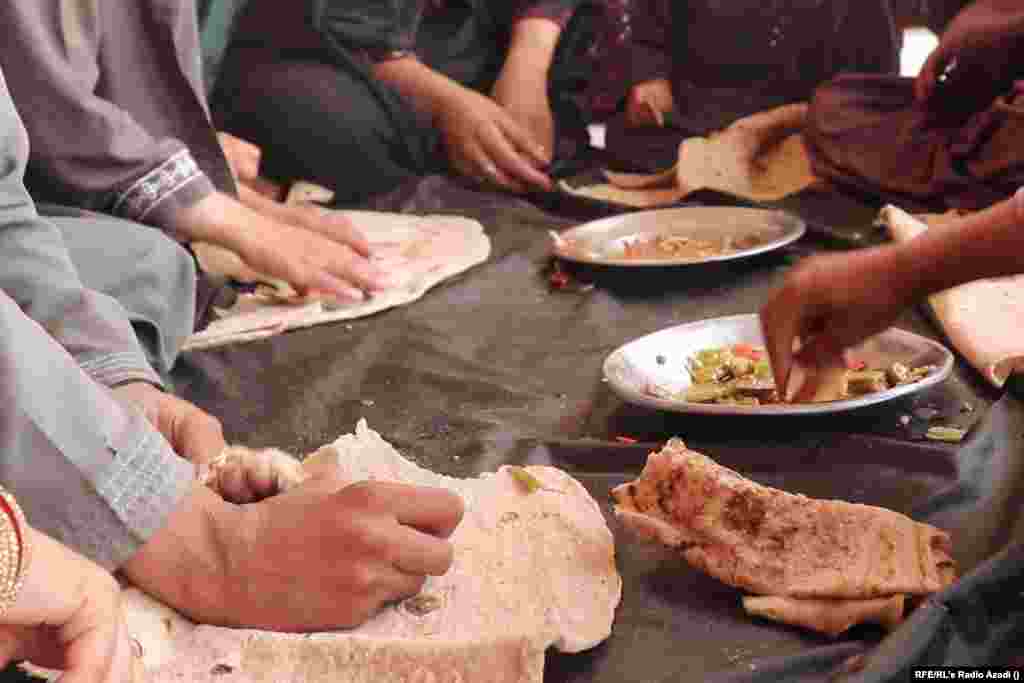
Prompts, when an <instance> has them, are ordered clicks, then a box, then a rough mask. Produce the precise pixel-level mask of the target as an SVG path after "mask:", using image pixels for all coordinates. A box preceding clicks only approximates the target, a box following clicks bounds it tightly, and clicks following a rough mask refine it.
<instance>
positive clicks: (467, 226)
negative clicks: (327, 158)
mask: <svg viewBox="0 0 1024 683" xmlns="http://www.w3.org/2000/svg"><path fill="white" fill-rule="evenodd" d="M346 213H347V215H349V216H350V217H351V219H352V221H353V223H354V224H355V225H357V226H359V228H360V229H362V230H363V232H364V234H366V236H367V239H368V241H369V242H370V245H371V247H373V249H374V258H375V259H376V261H377V263H378V264H379V265H381V266H382V267H383V268H385V269H386V270H390V271H393V272H397V273H400V274H401V275H402V276H403V278H404V279H403V281H402V283H401V284H399V285H398V286H396V287H394V288H393V289H389V290H386V291H383V292H378V293H375V294H374V295H373V296H372V297H370V298H368V299H366V300H365V301H360V302H357V303H349V304H340V305H331V304H327V303H325V302H323V301H321V300H319V299H308V300H307V299H303V298H300V297H298V296H297V295H296V294H295V292H294V290H292V289H291V288H290V287H288V285H286V284H285V283H281V282H278V281H275V280H274V279H273V278H268V277H266V276H260V275H259V274H257V273H254V272H253V271H251V270H249V269H248V268H246V267H245V266H244V264H243V263H242V261H241V259H239V258H238V257H237V256H236V255H235V254H233V253H231V252H229V251H227V250H224V249H221V248H219V247H216V246H213V245H196V247H195V248H196V251H197V254H198V257H199V259H200V263H201V264H202V266H203V267H204V269H206V270H208V271H210V272H214V273H218V274H221V275H228V276H230V277H233V278H235V279H237V280H240V281H248V282H253V281H256V282H267V283H270V285H271V286H270V287H269V288H268V291H267V292H264V291H258V292H257V293H256V294H243V295H240V296H239V297H238V301H237V302H236V303H235V304H234V305H233V306H232V307H231V309H228V310H226V311H219V312H218V313H219V315H218V319H217V320H215V321H214V322H212V323H211V324H210V325H209V326H207V328H206V329H204V330H202V331H200V332H197V333H195V334H193V335H191V336H190V337H189V338H188V339H187V340H186V341H185V344H184V346H183V350H186V351H189V350H195V349H205V348H212V347H216V346H222V345H224V344H232V343H241V342H244V341H251V340H255V339H262V338H265V337H269V336H271V335H274V334H278V333H280V332H283V331H285V330H293V329H299V328H303V327H310V326H313V325H319V324H323V323H328V322H334V321H339V320H351V319H354V318H361V317H365V316H368V315H372V314H374V313H378V312H380V311H383V310H386V309H388V308H394V307H395V306H402V305H405V304H409V303H412V302H413V301H416V300H417V299H419V298H420V297H422V296H423V295H424V294H426V292H427V291H429V290H430V289H431V288H432V287H434V286H436V285H437V284H439V283H441V282H443V281H445V280H447V279H449V278H452V277H454V276H456V275H458V274H460V273H462V272H464V271H466V270H468V269H470V268H472V267H473V266H475V265H478V264H480V263H483V262H484V261H486V260H487V258H488V256H489V255H490V253H491V241H490V239H489V238H488V237H487V235H486V234H485V233H484V228H483V226H482V225H481V224H480V223H479V222H477V221H474V220H471V219H468V218H462V217H460V216H447V215H445V216H441V215H437V216H409V215H404V214H394V213H379V212H373V211H348V212H346Z"/></svg>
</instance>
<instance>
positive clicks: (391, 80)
mask: <svg viewBox="0 0 1024 683" xmlns="http://www.w3.org/2000/svg"><path fill="white" fill-rule="evenodd" d="M373 73H374V75H375V76H376V77H377V78H379V79H380V80H381V81H382V82H384V83H386V84H387V85H389V86H391V87H392V88H394V89H395V90H396V91H398V93H399V94H401V95H402V96H403V97H404V98H406V99H407V100H408V101H409V102H410V103H412V105H413V107H415V108H416V110H417V111H419V112H421V113H423V114H425V115H427V116H429V117H430V118H431V119H435V120H436V119H437V117H438V116H439V114H440V113H441V111H443V110H444V109H445V107H447V106H448V102H449V101H450V100H451V99H453V98H455V97H457V96H458V94H459V93H460V92H461V91H462V90H464V87H463V86H462V85H459V84H458V83H457V82H455V81H453V80H452V79H450V78H448V77H447V76H445V75H444V74H441V73H438V72H437V71H434V70H433V69H431V68H430V67H429V66H427V65H426V64H424V63H422V62H421V61H420V60H418V59H417V58H416V57H414V56H411V55H410V56H406V57H402V58H400V59H389V60H385V61H382V62H377V63H376V64H374V66H373Z"/></svg>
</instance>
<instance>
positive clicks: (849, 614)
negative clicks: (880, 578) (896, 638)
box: [743, 595, 906, 636]
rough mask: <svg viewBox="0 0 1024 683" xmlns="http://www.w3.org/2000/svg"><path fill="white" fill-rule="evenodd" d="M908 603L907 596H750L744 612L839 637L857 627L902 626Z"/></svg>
mask: <svg viewBox="0 0 1024 683" xmlns="http://www.w3.org/2000/svg"><path fill="white" fill-rule="evenodd" d="M905 603H906V596H904V595H893V596H891V597H888V598H875V599H872V600H797V599H795V598H786V597H782V596H778V595H757V596H753V595H747V596H744V598H743V609H744V610H746V612H747V614H752V615H754V616H756V617H763V618H765V619H771V620H772V621H778V622H782V623H783V624H791V625H793V626H803V627H804V628H809V629H811V630H814V631H820V632H821V633H825V634H827V635H830V636H838V635H839V634H840V633H843V632H844V631H846V630H847V629H849V628H850V627H852V626H856V625H857V624H879V625H881V626H882V627H884V628H886V629H890V630H891V629H893V628H895V627H896V626H898V625H899V624H900V623H902V621H903V609H904V604H905Z"/></svg>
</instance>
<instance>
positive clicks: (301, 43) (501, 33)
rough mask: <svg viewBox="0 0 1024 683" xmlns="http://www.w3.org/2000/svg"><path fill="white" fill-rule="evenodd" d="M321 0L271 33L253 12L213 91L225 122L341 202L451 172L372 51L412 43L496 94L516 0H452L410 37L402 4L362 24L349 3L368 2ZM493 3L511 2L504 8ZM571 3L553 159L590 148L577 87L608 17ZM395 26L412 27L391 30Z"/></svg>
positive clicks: (275, 166)
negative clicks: (376, 71)
mask: <svg viewBox="0 0 1024 683" xmlns="http://www.w3.org/2000/svg"><path fill="white" fill-rule="evenodd" d="M259 4H260V3H259V2H255V3H253V5H259ZM313 4H314V6H315V7H314V12H313V15H312V17H311V18H310V19H308V20H306V21H305V23H304V25H303V26H298V24H297V22H296V21H295V20H294V19H291V20H289V21H290V22H291V23H290V25H288V26H278V27H277V28H276V29H275V31H273V32H270V31H269V30H268V28H267V27H266V25H265V21H266V20H265V19H264V18H262V17H260V16H259V12H260V10H259V9H256V10H255V11H254V12H250V11H249V10H247V15H248V16H243V17H242V18H241V20H240V23H239V26H238V30H237V31H236V37H235V38H234V39H233V40H232V44H231V46H230V47H229V50H228V55H227V57H226V59H225V62H224V64H223V68H222V71H221V74H220V78H219V80H218V84H217V88H216V91H215V93H214V97H213V103H212V105H213V109H214V113H215V116H216V117H217V119H218V126H219V127H221V128H222V129H224V130H227V131H229V132H231V133H233V134H235V135H237V136H239V137H241V138H244V139H247V140H250V141H252V142H253V143H255V144H257V145H259V146H260V147H261V148H262V149H263V166H262V168H261V172H262V173H264V174H266V175H268V176H270V177H272V178H275V179H278V180H282V181H288V180H295V179H304V180H311V181H313V182H316V183H318V184H320V185H323V186H325V187H328V188H331V189H333V190H334V191H335V195H336V199H337V200H338V201H340V202H349V201H355V200H358V199H360V198H364V197H367V196H370V195H373V194H377V193H380V192H385V191H387V190H390V189H392V188H394V187H396V186H397V185H399V184H401V183H402V182H403V181H405V180H408V179H410V178H412V177H416V176H423V175H430V174H434V173H446V172H449V167H448V162H447V156H446V154H445V152H444V150H443V149H442V147H441V139H440V134H439V132H438V131H437V130H435V129H434V128H433V127H432V125H431V122H430V121H429V120H426V119H425V117H424V116H423V115H421V114H419V113H417V112H416V111H415V110H414V109H413V107H412V106H411V104H410V103H409V102H407V101H406V100H405V99H404V98H402V97H401V96H400V95H399V94H398V93H397V92H396V91H394V90H393V89H391V88H390V87H388V86H386V85H385V84H383V83H381V82H380V81H378V80H377V79H376V78H375V77H374V76H373V74H372V71H371V68H372V63H371V60H370V58H369V57H368V55H370V54H372V53H374V52H375V51H379V50H386V49H405V48H408V47H410V46H413V45H414V46H415V50H416V53H417V55H418V57H419V59H420V60H421V61H422V62H424V63H425V64H426V65H428V66H430V67H431V68H433V69H435V70H437V71H438V72H440V73H443V74H445V75H446V76H448V77H450V78H452V79H453V80H455V81H457V82H459V83H461V84H462V85H465V86H467V87H470V88H473V89H474V90H477V91H480V92H488V91H489V90H490V88H491V86H492V85H493V84H494V82H495V80H496V79H497V77H498V74H499V72H500V70H501V66H502V64H503V61H504V57H505V52H506V50H507V47H508V41H509V26H510V25H511V22H512V19H513V16H512V13H511V12H510V11H509V8H510V7H512V6H513V5H514V3H511V2H509V3H485V2H482V1H479V0H476V1H472V2H465V3H463V4H459V3H455V2H450V3H449V4H448V6H447V7H446V8H445V9H444V11H439V12H434V13H428V14H426V15H424V16H421V17H415V18H416V19H417V22H415V31H416V33H415V37H414V40H412V39H410V37H409V36H408V35H407V32H408V23H409V19H410V18H409V17H407V16H405V15H402V14H401V12H398V11H397V10H395V7H394V6H393V5H394V3H379V5H380V6H381V7H379V8H377V7H374V8H371V9H370V10H367V12H368V13H369V14H370V15H374V16H371V17H370V19H371V20H366V19H365V17H364V20H363V21H358V22H357V21H350V20H349V18H350V15H351V13H352V12H354V11H355V10H353V8H352V5H353V4H354V5H356V6H357V7H361V6H362V5H361V3H348V4H345V3H333V4H334V5H338V7H339V8H340V9H337V8H328V9H326V10H323V11H320V12H318V11H317V10H316V7H320V6H322V5H324V4H325V3H322V2H321V3H317V2H314V3H313ZM326 4H331V3H326ZM367 4H370V5H372V4H373V3H367ZM399 4H401V3H399ZM489 5H493V6H498V7H503V8H504V9H503V11H502V12H500V13H495V12H493V11H491V10H489V9H488V6H489ZM567 5H579V7H578V8H577V9H576V10H575V12H574V14H573V18H572V19H571V20H570V21H569V23H568V25H567V26H566V28H565V30H564V31H563V34H562V38H561V40H560V43H559V47H558V50H557V51H556V55H555V59H554V62H553V64H552V67H551V69H550V71H549V73H550V77H549V94H550V98H551V102H552V108H553V110H554V115H555V121H556V132H557V136H558V138H559V140H558V146H557V148H556V162H555V164H556V166H558V165H564V163H565V161H566V160H567V159H569V158H570V157H572V156H574V155H575V154H576V153H577V151H579V150H580V149H581V147H583V146H585V143H584V142H583V141H584V140H586V128H585V122H584V119H583V115H582V113H581V111H580V109H579V107H578V106H577V104H576V103H575V102H574V100H573V99H572V95H573V94H574V93H578V92H579V91H581V90H582V88H583V87H584V86H585V84H586V79H587V77H588V72H589V64H590V63H589V61H588V60H587V58H586V57H585V52H586V48H587V47H588V46H589V44H590V43H591V42H592V41H593V39H594V36H595V34H596V31H597V30H598V22H599V18H600V16H601V13H600V12H599V8H598V7H597V6H596V4H593V3H586V2H584V3H580V2H577V1H576V0H572V2H569V1H568V0H567ZM378 10H379V12H378V14H377V15H375V14H374V13H375V12H377V11H378ZM396 26H404V27H405V28H403V29H402V30H399V31H393V32H392V33H388V32H387V31H388V30H389V29H388V27H391V29H394V28H395V27H396ZM270 35H273V37H271V38H268V37H267V36H270ZM380 36H383V37H384V38H387V39H386V40H385V39H378V38H379V37H380Z"/></svg>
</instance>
